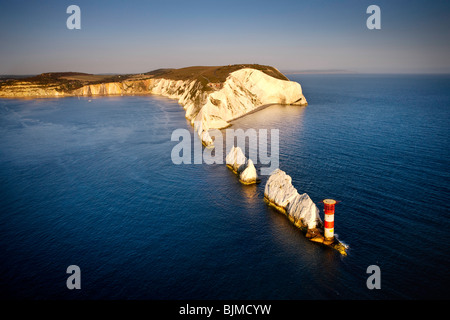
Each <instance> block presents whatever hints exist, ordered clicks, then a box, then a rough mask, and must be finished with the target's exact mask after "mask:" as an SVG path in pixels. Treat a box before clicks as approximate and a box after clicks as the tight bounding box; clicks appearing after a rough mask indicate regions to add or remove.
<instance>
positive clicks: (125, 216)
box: [0, 75, 450, 299]
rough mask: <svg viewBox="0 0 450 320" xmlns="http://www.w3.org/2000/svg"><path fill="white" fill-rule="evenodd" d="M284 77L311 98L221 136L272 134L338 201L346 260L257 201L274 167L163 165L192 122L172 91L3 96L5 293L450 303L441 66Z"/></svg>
mask: <svg viewBox="0 0 450 320" xmlns="http://www.w3.org/2000/svg"><path fill="white" fill-rule="evenodd" d="M289 77H290V78H291V80H295V81H298V82H300V83H301V84H302V87H303V91H304V94H305V96H306V99H307V100H308V102H309V106H308V107H292V106H278V105H275V106H270V107H268V108H266V109H263V110H261V111H259V112H257V113H253V114H251V115H248V116H246V117H243V118H240V119H238V120H236V121H235V122H234V123H233V127H232V128H243V129H247V128H254V129H260V128H266V129H273V128H275V129H279V130H280V168H281V169H282V170H284V171H285V172H286V173H287V174H289V175H290V176H291V177H292V180H293V184H294V186H295V187H296V188H297V190H298V191H299V192H300V193H303V192H306V193H308V194H309V195H310V197H311V199H312V200H313V201H315V202H316V203H317V202H319V201H321V200H322V199H325V198H334V199H338V200H341V201H342V202H341V203H339V204H338V205H337V207H336V215H335V232H336V233H337V234H339V238H340V239H341V240H342V241H344V242H345V243H347V244H348V245H349V247H350V249H349V252H348V253H349V255H348V256H347V257H341V256H340V255H339V253H338V252H337V251H334V250H332V249H330V248H327V247H324V246H322V245H319V244H316V243H312V242H310V241H308V240H307V239H306V238H305V237H304V235H303V234H302V233H301V232H300V230H298V229H297V228H295V227H294V226H292V225H291V223H290V222H289V221H288V219H287V218H286V217H285V216H284V215H282V214H280V213H278V212H276V211H275V210H274V209H272V208H270V207H268V206H267V205H266V203H265V202H264V201H263V193H264V186H265V183H266V181H267V176H262V177H261V178H262V181H261V183H260V184H259V185H252V186H244V185H241V184H240V183H239V181H238V179H237V177H236V176H235V175H234V174H233V173H232V172H231V171H230V170H229V169H227V168H226V166H225V165H219V164H214V165H207V164H202V165H194V164H192V165H184V164H182V165H175V164H173V163H172V161H171V150H172V148H173V147H174V146H175V145H176V144H177V142H173V141H171V134H172V132H173V130H175V129H177V128H185V129H188V130H190V131H191V132H192V128H191V127H190V125H189V124H188V123H187V121H186V120H185V118H184V110H183V109H182V107H181V106H180V105H178V104H177V103H176V101H173V100H169V99H165V98H161V97H153V96H150V97H149V96H135V97H103V98H90V99H89V98H82V99H77V98H64V99H39V100H0V257H1V261H0V297H1V298H19V299H449V298H450V289H449V288H450V277H449V276H448V271H449V269H450V247H449V243H450V170H449V169H450V76H429V75H290V76H289ZM257 168H260V165H257ZM319 208H321V209H322V207H321V206H320V205H319ZM321 215H322V217H323V211H322V210H321ZM73 264H74V265H78V266H79V267H80V268H81V290H68V289H67V288H66V279H67V277H68V276H69V275H68V274H66V269H67V267H68V266H69V265H73ZM370 265H377V266H379V267H380V270H381V289H380V290H369V289H368V288H367V286H366V280H367V278H368V277H369V274H367V273H366V270H367V267H368V266H370Z"/></svg>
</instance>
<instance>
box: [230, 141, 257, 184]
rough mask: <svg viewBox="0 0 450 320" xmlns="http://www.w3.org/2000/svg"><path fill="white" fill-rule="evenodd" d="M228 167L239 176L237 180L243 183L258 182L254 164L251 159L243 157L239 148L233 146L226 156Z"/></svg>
mask: <svg viewBox="0 0 450 320" xmlns="http://www.w3.org/2000/svg"><path fill="white" fill-rule="evenodd" d="M226 164H227V166H228V168H230V169H231V170H233V172H234V173H236V174H237V175H238V176H239V181H240V182H241V183H243V184H253V183H258V182H259V178H258V174H257V173H256V168H255V165H254V164H253V161H252V160H251V159H248V160H247V158H246V157H245V155H244V153H243V152H242V150H241V148H239V147H233V148H231V150H230V152H229V153H228V155H227V157H226Z"/></svg>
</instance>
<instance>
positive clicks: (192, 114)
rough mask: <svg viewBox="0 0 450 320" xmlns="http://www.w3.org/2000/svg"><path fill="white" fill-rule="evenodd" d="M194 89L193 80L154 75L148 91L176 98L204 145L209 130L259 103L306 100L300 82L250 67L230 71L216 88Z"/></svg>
mask: <svg viewBox="0 0 450 320" xmlns="http://www.w3.org/2000/svg"><path fill="white" fill-rule="evenodd" d="M197 89H198V83H197V81H196V80H187V81H182V80H178V81H175V80H167V79H155V83H154V84H153V88H152V89H151V93H154V94H160V95H163V96H166V97H169V98H172V99H178V103H180V104H181V105H182V106H183V107H184V109H185V110H186V118H187V119H189V120H190V122H191V124H192V125H193V126H194V128H195V131H196V132H197V134H198V135H199V137H200V138H201V140H202V142H203V143H204V144H205V145H212V144H213V141H212V139H211V137H210V135H209V134H208V130H210V129H222V128H225V127H227V126H229V125H230V123H229V122H230V121H231V120H233V119H235V118H238V117H240V116H243V115H245V114H247V113H249V112H251V111H253V110H255V109H256V108H258V107H260V106H263V105H268V104H287V105H306V104H307V102H306V99H305V97H304V96H303V93H302V88H301V86H300V84H299V83H297V82H294V81H288V80H280V79H276V78H274V77H271V76H269V75H267V74H265V73H264V72H262V71H259V70H256V69H251V68H243V69H240V70H238V71H235V72H232V73H230V75H229V76H228V77H227V79H226V80H225V82H224V83H223V85H222V87H221V88H220V89H218V90H216V91H212V92H204V91H202V90H197Z"/></svg>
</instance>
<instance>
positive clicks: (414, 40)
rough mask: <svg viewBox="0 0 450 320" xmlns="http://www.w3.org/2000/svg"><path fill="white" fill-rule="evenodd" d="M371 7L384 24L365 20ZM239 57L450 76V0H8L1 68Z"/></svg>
mask: <svg viewBox="0 0 450 320" xmlns="http://www.w3.org/2000/svg"><path fill="white" fill-rule="evenodd" d="M372 4H375V5H378V6H379V7H380V11H381V29H379V30H369V29H368V28H367V26H366V20H367V19H368V18H369V16H370V14H367V13H366V10H367V7H368V6H369V5H372ZM70 5H78V6H79V7H80V10H81V20H80V21H81V23H80V25H81V29H79V30H76V29H73V30H70V29H68V28H67V26H66V21H67V19H68V18H69V17H70V14H68V13H66V10H67V7H68V6H70ZM236 63H258V64H264V65H271V66H274V67H276V68H278V69H279V70H282V71H300V70H345V71H348V72H359V73H450V1H448V0H444V1H442V0H435V1H424V0H410V1H396V0H390V1H386V0H370V1H366V0H352V1H350V0H327V1H325V0H307V1H300V0H297V1H285V0H272V1H266V0H258V1H245V0H241V1H234V0H223V1H215V0H209V1H196V0H185V1H177V0H173V1H162V0H160V1H152V0H147V1H123V0H108V1H103V0H89V1H85V0H70V1H65V0H55V1H47V0H39V1H36V0H32V1H22V0H15V1H5V0H0V74H39V73H43V72H58V71H60V72H63V71H76V72H86V73H141V72H142V73H143V72H147V71H151V70H154V69H158V68H180V67H187V66H193V65H227V64H236Z"/></svg>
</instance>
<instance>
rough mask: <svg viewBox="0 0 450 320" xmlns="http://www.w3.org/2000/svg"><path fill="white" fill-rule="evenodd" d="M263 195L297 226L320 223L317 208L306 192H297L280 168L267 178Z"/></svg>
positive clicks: (312, 226) (316, 225)
mask: <svg viewBox="0 0 450 320" xmlns="http://www.w3.org/2000/svg"><path fill="white" fill-rule="evenodd" d="M264 197H265V198H266V199H267V200H268V201H269V202H270V203H271V204H273V205H275V206H276V207H277V208H278V209H280V210H281V211H283V212H284V213H286V215H287V216H288V218H289V219H290V220H291V221H293V222H294V223H295V224H296V225H298V226H301V227H307V228H308V229H314V228H317V227H318V226H320V225H322V220H321V219H320V215H319V208H317V206H316V205H315V203H314V202H313V201H312V200H311V198H310V197H309V196H308V195H307V194H306V193H303V194H299V193H298V192H297V189H295V188H294V186H293V185H292V179H291V177H290V176H289V175H287V174H286V173H285V172H284V171H282V170H280V169H276V170H275V171H274V172H273V173H272V174H271V175H270V177H269V179H268V180H267V183H266V186H265V189H264Z"/></svg>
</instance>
